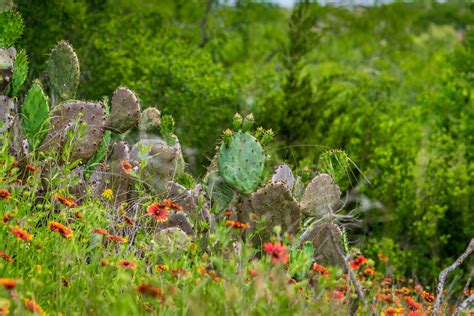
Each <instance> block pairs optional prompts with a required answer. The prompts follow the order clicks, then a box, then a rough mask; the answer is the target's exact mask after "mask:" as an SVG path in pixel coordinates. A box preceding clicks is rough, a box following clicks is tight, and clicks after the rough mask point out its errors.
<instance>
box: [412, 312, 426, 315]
mask: <svg viewBox="0 0 474 316" xmlns="http://www.w3.org/2000/svg"><path fill="white" fill-rule="evenodd" d="M408 316H427V315H426V314H425V313H420V312H410V313H408Z"/></svg>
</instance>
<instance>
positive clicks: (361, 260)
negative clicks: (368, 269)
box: [349, 255, 367, 270]
mask: <svg viewBox="0 0 474 316" xmlns="http://www.w3.org/2000/svg"><path fill="white" fill-rule="evenodd" d="M366 262H367V259H366V258H365V257H364V256H362V255H360V256H358V257H356V258H354V260H351V261H350V262H349V264H350V266H351V268H352V269H354V270H357V269H359V268H360V266H361V265H363V264H364V263H366Z"/></svg>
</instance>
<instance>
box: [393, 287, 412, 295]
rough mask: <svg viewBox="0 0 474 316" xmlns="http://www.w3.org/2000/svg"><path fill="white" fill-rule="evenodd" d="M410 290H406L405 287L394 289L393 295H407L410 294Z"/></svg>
mask: <svg viewBox="0 0 474 316" xmlns="http://www.w3.org/2000/svg"><path fill="white" fill-rule="evenodd" d="M410 292H411V290H410V289H409V288H407V287H406V286H404V287H402V288H401V289H396V290H395V293H397V294H403V295H408V294H410Z"/></svg>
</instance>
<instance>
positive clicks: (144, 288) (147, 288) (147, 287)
mask: <svg viewBox="0 0 474 316" xmlns="http://www.w3.org/2000/svg"><path fill="white" fill-rule="evenodd" d="M137 292H138V293H140V294H143V295H148V296H151V297H155V298H158V297H159V298H162V296H163V291H162V290H161V289H159V288H157V287H154V286H152V285H151V284H146V283H143V284H140V285H139V286H138V287H137Z"/></svg>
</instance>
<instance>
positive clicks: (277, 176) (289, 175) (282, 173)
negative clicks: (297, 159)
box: [272, 164, 295, 191]
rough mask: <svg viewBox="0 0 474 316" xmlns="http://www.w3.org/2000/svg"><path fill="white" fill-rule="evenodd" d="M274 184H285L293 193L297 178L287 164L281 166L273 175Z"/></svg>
mask: <svg viewBox="0 0 474 316" xmlns="http://www.w3.org/2000/svg"><path fill="white" fill-rule="evenodd" d="M272 182H273V183H275V182H283V183H285V184H286V185H287V186H288V188H289V189H290V190H291V191H292V190H293V187H294V185H295V176H294V175H293V172H292V171H291V168H290V167H288V165H287V164H281V165H279V166H278V168H276V170H275V172H274V173H273V176H272Z"/></svg>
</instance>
